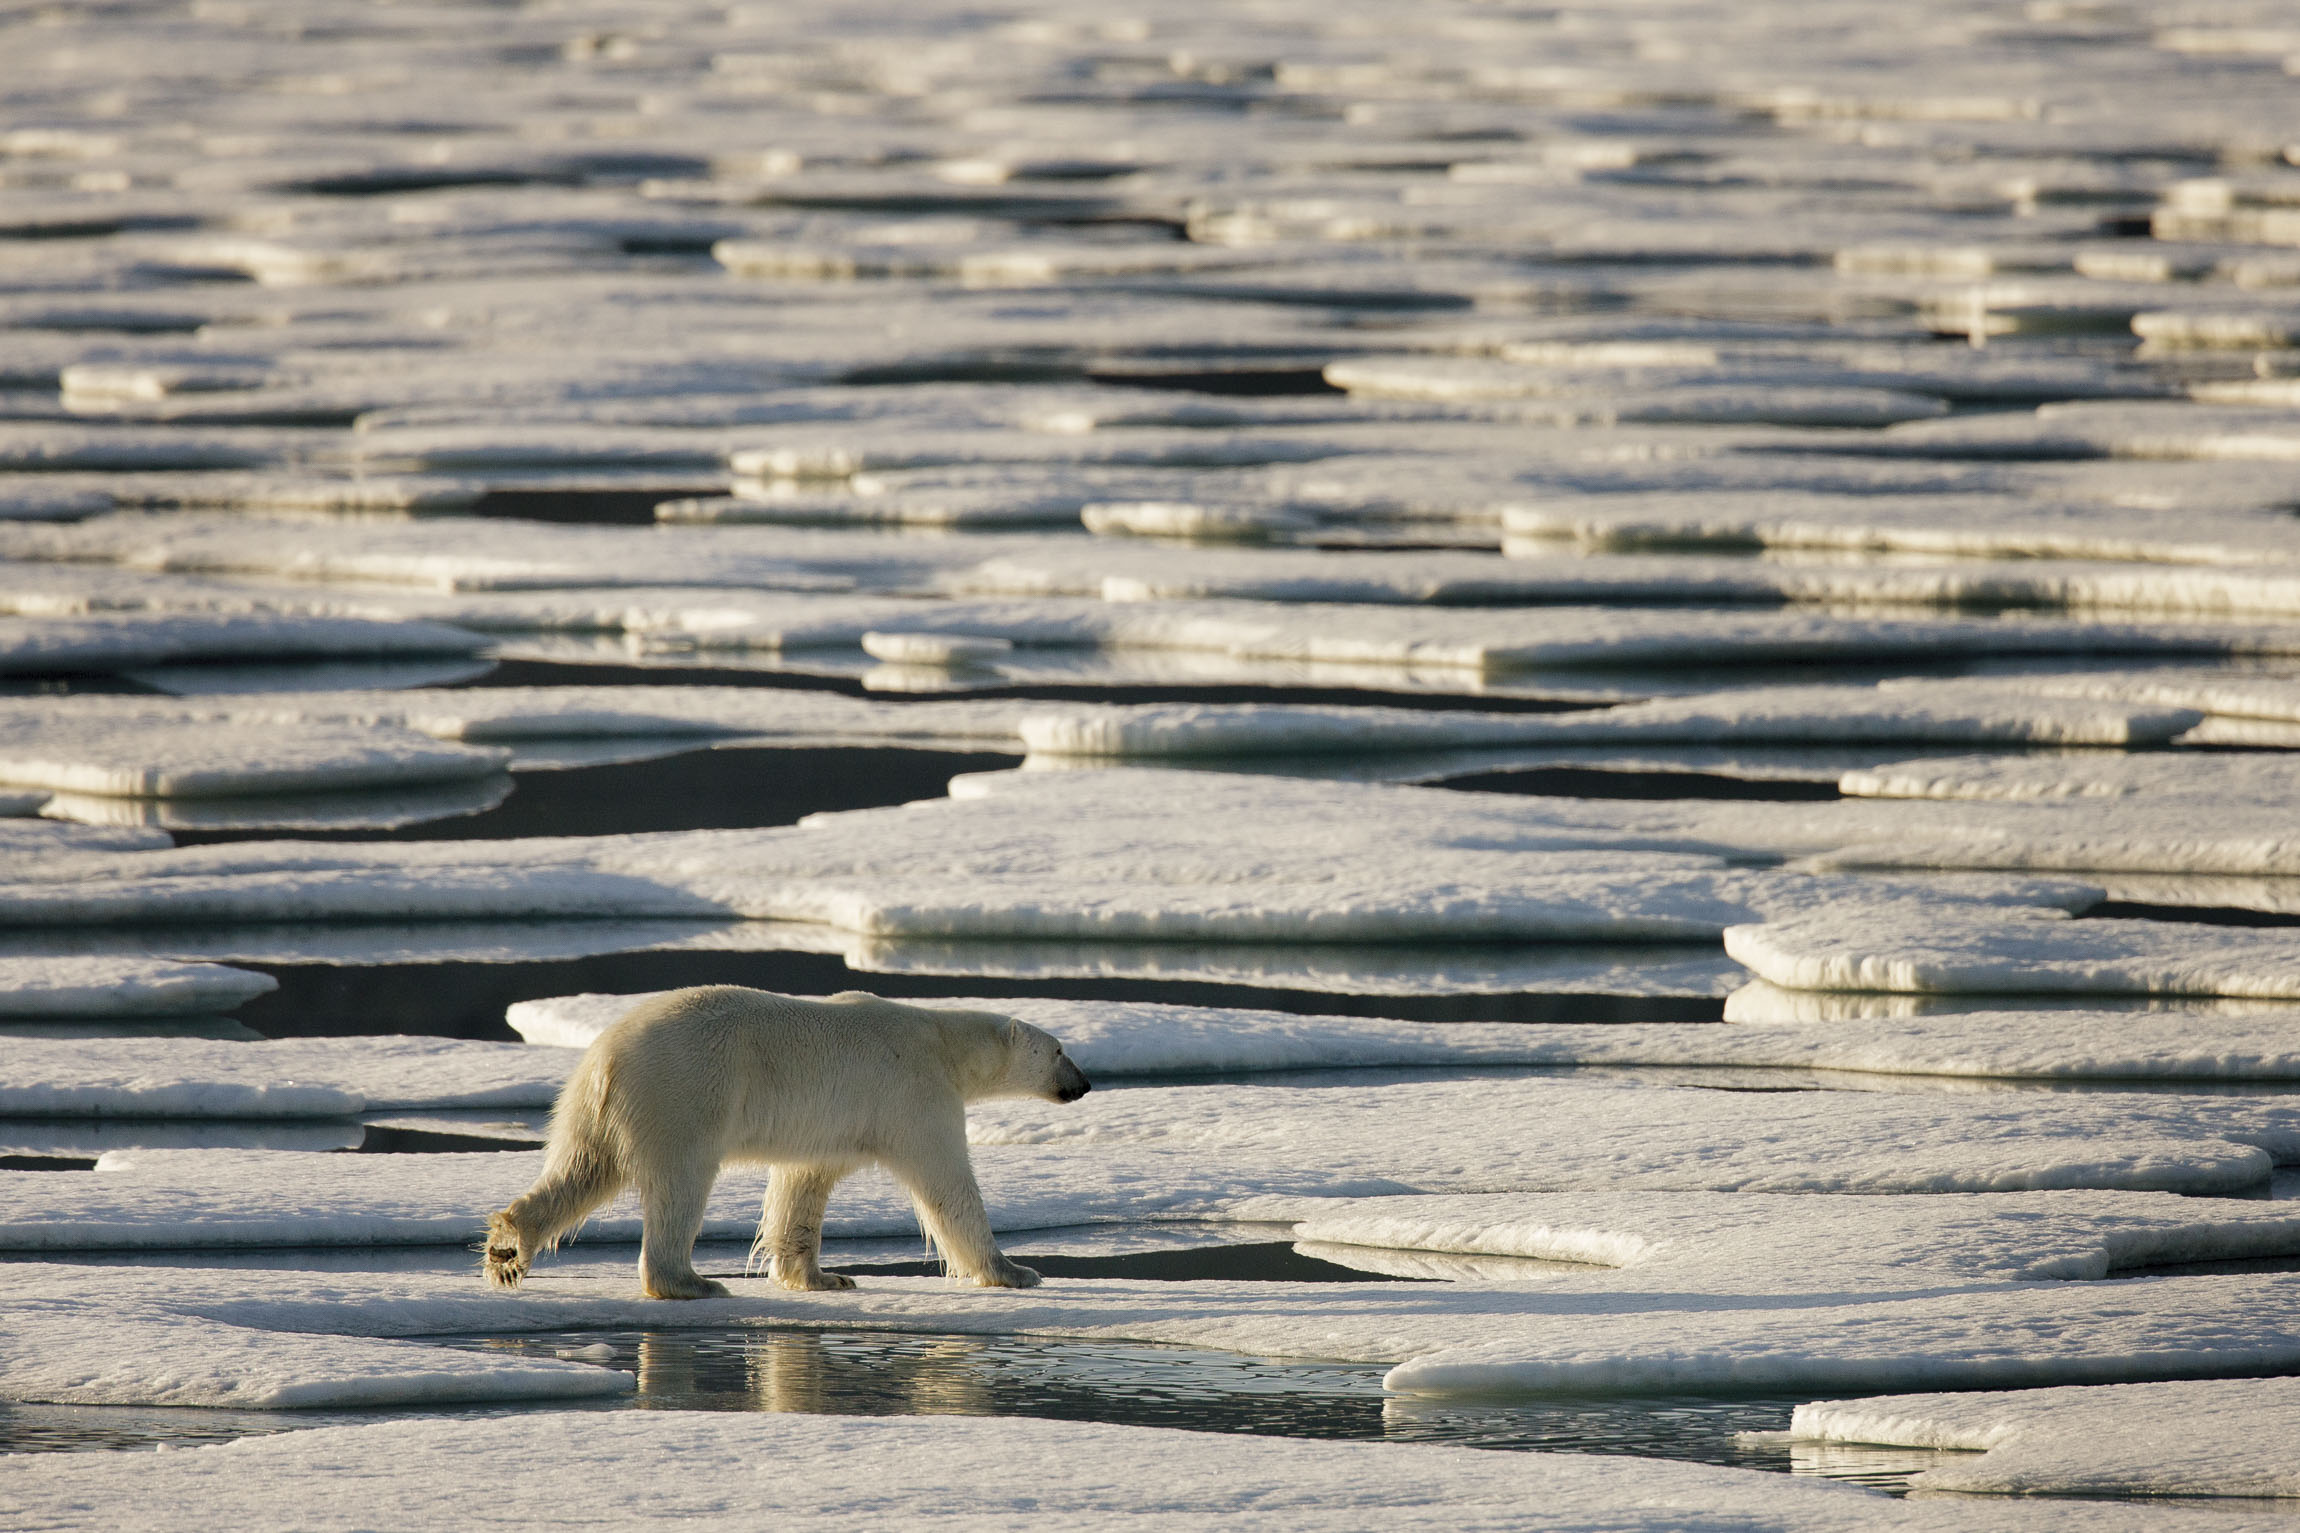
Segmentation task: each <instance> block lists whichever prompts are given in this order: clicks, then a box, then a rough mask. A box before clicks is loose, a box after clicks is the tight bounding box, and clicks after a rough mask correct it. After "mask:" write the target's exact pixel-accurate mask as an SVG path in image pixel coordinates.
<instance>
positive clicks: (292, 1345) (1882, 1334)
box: [0, 1157, 2300, 1406]
mask: <svg viewBox="0 0 2300 1533" xmlns="http://www.w3.org/2000/svg"><path fill="white" fill-rule="evenodd" d="M345 1158H348V1157H345ZM1737 1201H1756V1202H1763V1201H1766V1200H1762V1199H1757V1200H1737ZM1782 1201H1786V1202H1804V1201H1806V1200H1803V1199H1797V1200H1782ZM1867 1201H1869V1202H1870V1203H1871V1204H1872V1205H1873V1206H1874V1207H1876V1208H1880V1209H1886V1210H1889V1209H1891V1208H1892V1207H1893V1204H1892V1203H1886V1202H1880V1201H1879V1200H1867ZM1816 1211H1817V1210H1816ZM1619 1212H1620V1210H1616V1211H1615V1213H1616V1216H1617V1217H1618V1214H1619ZM1848 1212H1854V1213H1858V1212H1859V1211H1858V1210H1849V1211H1848ZM1959 1212H1960V1215H1961V1216H1962V1217H1964V1218H1967V1219H1972V1220H1975V1221H1976V1222H1977V1221H1980V1220H1982V1219H1984V1218H1985V1216H1984V1215H1981V1214H1979V1213H1978V1212H1977V1211H1976V1210H1973V1209H1970V1208H1966V1209H1961V1210H1959ZM2168 1212H2173V1211H2171V1210H2168ZM2007 1214H2008V1215H2010V1217H2008V1218H2006V1219H2005V1220H2004V1222H2005V1223H2007V1224H2017V1223H2018V1222H2020V1221H2019V1218H2018V1211H2017V1210H2011V1209H2008V1210H2007ZM2177 1216H2178V1215H2177V1214H2175V1217H2177ZM2230 1222H2231V1224H2232V1225H2235V1224H2242V1223H2244V1222H2245V1220H2244V1219H2243V1217H2242V1216H2236V1217H2235V1218H2233V1219H2232V1220H2231V1221H2230ZM1800 1227H1801V1228H1804V1229H1810V1228H1811V1225H1810V1223H1804V1224H1802V1225H1801V1226H1800ZM1822 1233H1823V1234H1825V1232H1822ZM2017 1239H2018V1237H2017V1236H2015V1237H2013V1238H2012V1239H2011V1240H2009V1241H2008V1242H2007V1244H2009V1245H2013V1246H2014V1247H2015V1248H2016V1249H2017ZM1316 1249H1318V1250H1319V1251H1320V1252H1321V1254H1325V1253H1334V1252H1337V1250H1338V1248H1336V1247H1333V1246H1319V1247H1316ZM1367 1254H1368V1256H1369V1258H1373V1255H1374V1254H1373V1253H1371V1252H1368V1253H1367ZM1397 1254H1398V1255H1404V1254H1406V1253H1397ZM1778 1254H1779V1249H1778V1248H1777V1249H1776V1256H1777V1255H1778ZM1376 1259H1378V1258H1376ZM1485 1260H1486V1261H1487V1262H1489V1263H1492V1264H1493V1265H1494V1266H1495V1267H1497V1268H1498V1267H1500V1266H1503V1265H1505V1264H1506V1263H1505V1261H1504V1259H1499V1258H1486V1259H1485ZM1456 1263H1457V1265H1456V1266H1455V1268H1454V1270H1455V1271H1456V1272H1460V1271H1462V1270H1464V1268H1463V1265H1462V1264H1461V1262H1460V1259H1458V1258H1457V1259H1456ZM1906 1275H1909V1276H1915V1277H1917V1278H1918V1284H1917V1286H1915V1287H1914V1288H1913V1289H1912V1290H1910V1291H1905V1292H1901V1293H1896V1294H1894V1295H1892V1296H1890V1297H1887V1298H1884V1299H1864V1298H1855V1297H1852V1296H1849V1295H1847V1294H1845V1293H1843V1292H1842V1291H1826V1292H1819V1293H1809V1294H1799V1293H1798V1292H1797V1291H1796V1290H1794V1289H1789V1290H1786V1291H1784V1290H1783V1289H1782V1288H1780V1287H1779V1286H1778V1285H1777V1284H1776V1283H1772V1282H1766V1283H1764V1284H1763V1285H1762V1286H1761V1287H1759V1289H1758V1291H1757V1292H1755V1293H1747V1292H1739V1291H1736V1290H1734V1289H1733V1288H1731V1287H1729V1286H1727V1287H1717V1288H1704V1289H1694V1290H1684V1289H1679V1288H1674V1287H1666V1286H1663V1287H1656V1286H1654V1285H1651V1284H1641V1283H1640V1282H1639V1281H1638V1279H1637V1277H1636V1275H1635V1273H1634V1271H1632V1272H1626V1273H1625V1272H1617V1271H1611V1270H1608V1269H1603V1268H1595V1267H1593V1268H1592V1269H1591V1275H1590V1276H1588V1277H1586V1278H1581V1277H1571V1276H1561V1275H1559V1274H1558V1273H1557V1271H1556V1269H1555V1268H1554V1267H1550V1268H1545V1269H1542V1270H1541V1271H1540V1273H1539V1280H1537V1281H1535V1282H1532V1283H1526V1282H1514V1283H1495V1282H1492V1281H1490V1280H1488V1281H1483V1282H1478V1281H1465V1282H1449V1283H1438V1284H1425V1283H1416V1284H1404V1283H1400V1284H1386V1283H1360V1284H1349V1285H1331V1284H1303V1285H1287V1286H1286V1287H1285V1288H1282V1289H1281V1288H1276V1287H1273V1286H1272V1285H1270V1284H1266V1283H1192V1284H1186V1285H1185V1284H1175V1283H1148V1282H1125V1281H1102V1282H1080V1281H1069V1282H1066V1281H1063V1280H1060V1279H1054V1280H1050V1281H1048V1282H1047V1283H1046V1284H1045V1285H1044V1286H1042V1287H1040V1288H1038V1289H1035V1290H1028V1291H1020V1292H1017V1291H1012V1290H959V1289H952V1288H949V1287H947V1286H945V1285H944V1284H942V1283H941V1282H939V1281H937V1280H935V1279H929V1278H912V1279H900V1278H897V1279H888V1278H866V1279H864V1280H863V1286H862V1287H861V1288H860V1289H857V1290H853V1291H849V1292H843V1293H819V1294H793V1293H789V1292H786V1291H783V1290H779V1289H776V1288H774V1287H772V1286H770V1285H769V1284H767V1283H766V1282H764V1281H763V1280H758V1279H743V1278H739V1277H735V1278H730V1279H728V1280H727V1281H728V1286H729V1288H730V1289H731V1290H732V1295H733V1296H732V1297H729V1298H725V1299H709V1300H701V1301H696V1302H694V1303H689V1304H680V1305H675V1306H672V1305H665V1304H663V1303H661V1302H650V1301H646V1300H641V1299H638V1298H636V1297H632V1296H629V1295H630V1289H631V1287H632V1284H631V1280H630V1279H629V1278H628V1277H627V1276H624V1275H621V1274H616V1275H613V1276H609V1275H606V1274H604V1273H596V1274H594V1273H579V1272H576V1271H572V1270H570V1271H566V1272H555V1273H548V1274H538V1276H537V1278H536V1279H535V1280H534V1281H532V1283H531V1286H530V1287H529V1288H528V1289H527V1290H526V1291H524V1292H522V1293H519V1294H517V1295H506V1294H497V1293H492V1292H489V1291H488V1290H487V1289H486V1288H485V1287H484V1286H483V1285H482V1284H481V1283H480V1281H479V1280H478V1278H477V1276H476V1274H454V1275H448V1274H436V1275H435V1274H393V1275H390V1276H383V1275H375V1274H366V1275H342V1276H337V1275H333V1274H324V1273H314V1272H273V1271H265V1270H260V1269H233V1270H227V1271H221V1272H217V1273H215V1274H213V1279H211V1280H207V1281H203V1274H201V1273H199V1272H197V1271H191V1270H185V1269H144V1268H134V1267H118V1266H107V1267H103V1268H77V1267H69V1266H51V1265H44V1264H31V1263H24V1264H17V1265H15V1266H13V1267H12V1268H11V1277H12V1280H13V1281H14V1282H15V1283H16V1284H17V1289H18V1295H19V1302H18V1306H17V1310H16V1314H17V1315H18V1316H19V1317H20V1318H19V1319H18V1321H17V1324H16V1326H15V1329H16V1330H17V1331H18V1332H19V1335H20V1336H23V1338H24V1340H26V1341H29V1342H36V1343H37V1344H38V1345H37V1346H20V1347H19V1348H18V1349H17V1351H18V1355H21V1356H24V1357H26V1358H27V1359H37V1360H38V1361H37V1362H34V1363H28V1364H27V1366H26V1368H25V1369H23V1370H21V1371H17V1370H12V1371H11V1373H10V1375H9V1377H8V1379H7V1380H6V1381H4V1382H0V1391H4V1392H5V1393H7V1394H8V1395H10V1396H11V1397H14V1398H19V1399H22V1398H31V1399H41V1398H51V1399H54V1398H59V1397H60V1398H61V1400H62V1401H65V1402H74V1401H77V1402H84V1403H123V1404H127V1403H141V1402H144V1401H146V1400H148V1399H149V1398H150V1396H151V1394H152V1393H154V1392H156V1391H158V1390H172V1391H174V1392H175V1400H176V1402H177V1403H185V1404H211V1403H212V1404H217V1405H224V1404H239V1403H243V1402H244V1401H245V1400H246V1396H245V1395H244V1394H243V1395H240V1396H239V1397H238V1398H233V1397H232V1396H231V1395H230V1394H227V1393H226V1391H228V1390H230V1389H232V1387H233V1380H235V1379H243V1380H246V1381H248V1382H247V1383H246V1384H242V1385H240V1386H239V1387H240V1388H241V1389H243V1390H245V1389H248V1386H249V1385H250V1384H254V1385H258V1386H262V1385H270V1386H272V1387H275V1388H277V1387H280V1386H282V1385H290V1386H294V1385H300V1388H298V1389H297V1395H298V1399H297V1402H296V1403H299V1404H309V1405H314V1406H317V1405H327V1404H335V1403H338V1402H339V1401H340V1402H342V1403H357V1402H358V1401H359V1400H360V1399H361V1398H362V1396H363V1395H370V1394H374V1393H380V1392H381V1391H380V1390H378V1388H377V1380H376V1376H377V1375H382V1376H384V1380H385V1382H386V1384H387V1385H388V1384H393V1383H396V1384H398V1385H399V1386H400V1390H401V1392H400V1393H399V1394H398V1398H400V1399H405V1398H407V1395H408V1394H410V1393H413V1392H414V1391H415V1390H416V1389H422V1388H428V1387H435V1386H433V1385H432V1383H431V1379H430V1378H429V1377H426V1376H425V1375H424V1374H423V1373H421V1372H419V1370H421V1369H422V1366H423V1364H422V1361H421V1360H420V1359H419V1358H418V1357H417V1356H415V1355H412V1354H411V1353H410V1352H409V1351H407V1350H406V1349H404V1348H402V1347H387V1346H379V1345H377V1344H375V1343H374V1342H368V1343H365V1344H364V1345H363V1344H362V1343H360V1342H355V1341H351V1340H349V1338H352V1337H362V1338H365V1337H373V1338H377V1339H378V1340H382V1339H387V1338H395V1337H404V1336H411V1335H413V1336H420V1335H438V1334H474V1333H476V1334H482V1335H487V1334H505V1333H518V1332H531V1331H556V1330H568V1329H609V1328H612V1329H641V1328H653V1327H662V1326H672V1327H678V1328H689V1327H725V1326H730V1325H740V1324H745V1323H749V1324H758V1323H761V1322H765V1323H768V1324H778V1325H785V1326H794V1327H802V1328H840V1329H854V1328H861V1329H870V1330H893V1331H919V1332H939V1333H950V1332H957V1333H961V1334H1009V1335H1011V1334H1026V1335H1052V1336H1070V1337H1078V1338H1082V1339H1095V1340H1112V1341H1137V1342H1140V1341H1149V1342H1168V1343H1176V1344H1180V1345H1189V1346H1202V1347H1216V1348H1222V1349H1226V1350H1232V1351H1240V1352H1247V1353H1252V1354H1256V1355H1261V1356H1265V1357H1287V1356H1293V1357H1316V1358H1325V1359H1337V1360H1349V1361H1360V1362H1374V1363H1388V1364H1392V1365H1394V1366H1392V1368H1391V1371H1390V1374H1389V1378H1388V1381H1387V1382H1388V1384H1389V1386H1390V1387H1391V1388H1393V1389H1399V1390H1404V1391H1406V1392H1409V1393H1414V1394H1434V1395H1445V1394H1460V1393H1485V1394H1507V1393H1515V1392H1520V1391H1536V1392H1541V1391H1558V1392H1569V1393H1596V1394H1608V1393H1629V1392H1654V1393H1678V1392H1683V1393H1699V1392H1707V1393H1720V1392H1741V1391H1750V1392H1786V1391H1798V1392H1814V1391H1822V1390H1831V1389H1835V1390H1844V1389H1848V1388H1854V1389H1858V1388H1864V1387H1865V1388H1892V1387H1895V1386H1896V1385H1898V1386H1903V1387H1905V1386H1907V1385H1912V1384H1913V1385H1916V1386H1918V1387H1935V1388H1941V1387H1950V1388H1955V1387H1982V1388H1986V1387H1997V1388H2004V1387H2018V1386H2020V1385H2023V1384H2057V1383H2067V1382H2121V1381H2126V1380H2148V1379H2161V1378H2181V1377H2199V1376H2201V1377H2211V1376H2214V1375H2216V1374H2217V1375H2221V1376H2226V1375H2230V1374H2237V1375H2241V1374H2243V1373H2245V1372H2247V1371H2250V1370H2252V1369H2256V1368H2259V1367H2261V1366H2264V1365H2265V1366H2275V1365H2277V1364H2284V1365H2286V1366H2289V1365H2290V1363H2289V1360H2290V1359H2291V1358H2293V1357H2294V1356H2300V1352H2296V1351H2295V1347H2294V1344H2293V1342H2292V1339H2291V1337H2290V1336H2289V1334H2288V1333H2287V1332H2286V1331H2285V1330H2284V1329H2283V1328H2280V1327H2279V1326H2277V1325H2276V1324H2275V1323H2274V1321H2273V1320H2272V1319H2267V1318H2264V1317H2266V1316H2272V1315H2274V1314H2276V1313H2278V1312H2280V1310H2281V1308H2284V1307H2288V1306H2289V1304H2290V1302H2291V1299H2292V1296H2293V1293H2294V1291H2295V1289H2296V1287H2300V1284H2296V1283H2295V1280H2294V1279H2293V1278H2292V1277H2291V1276H2289V1275H2281V1274H2279V1275H2270V1276H2251V1277H2233V1278H2231V1277H2214V1278H2182V1279H2157V1280H2153V1281H2139V1282H2126V1283H2117V1284H2114V1285H2097V1286H2096V1285H2090V1284H2079V1285H2071V1284H2069V1283H2067V1282H2062V1281H2045V1282H2033V1281H2032V1282H2019V1281H2007V1280H2005V1279H2002V1278H1998V1279H1994V1280H1991V1279H1989V1278H1986V1277H1974V1278H1969V1279H1967V1280H1965V1281H1961V1282H1960V1281H1954V1280H1951V1281H1949V1282H1947V1283H1943V1282H1942V1281H1941V1279H1940V1274H1939V1272H1938V1270H1937V1269H1935V1270H1934V1271H1931V1272H1923V1271H1920V1272H1918V1273H1914V1274H1906ZM216 1280H220V1281H216ZM1281 1299H1282V1300H1283V1302H1282V1303H1280V1302H1274V1301H1278V1300H1281ZM26 1333H29V1334H26ZM266 1333H270V1334H266ZM281 1333H285V1334H281ZM315 1333H316V1334H315ZM322 1337H324V1338H325V1339H326V1341H327V1342H329V1343H332V1345H326V1346H322V1345H320V1342H321V1338H322ZM1470 1338H1476V1339H1475V1340H1470ZM315 1352H316V1353H318V1354H319V1355H318V1357H316V1358H315V1357H314V1356H313V1354H314V1353H315ZM123 1353H125V1354H127V1355H126V1356H125V1357H123ZM299 1363H301V1364H302V1366H300V1367H299V1366H298V1364H299ZM314 1364H317V1365H318V1366H313V1365H314ZM409 1373H416V1378H415V1379H414V1380H412V1381H411V1380H408V1379H407V1377H406V1376H407V1375H408V1374H409ZM315 1374H316V1375H318V1377H314V1376H313V1375H315ZM394 1375H397V1376H398V1377H396V1378H394V1377H393V1376H394ZM179 1381H181V1382H179ZM475 1382H476V1383H477V1384H478V1387H479V1388H484V1379H482V1380H479V1381H475ZM411 1384H412V1385H413V1388H410V1385H411ZM251 1392H252V1391H251ZM504 1392H505V1393H511V1391H508V1390H506V1391H504ZM203 1393H205V1394H206V1395H208V1396H209V1398H207V1399H202V1398H200V1395H201V1394H203ZM473 1395H474V1396H477V1397H481V1398H484V1396H483V1395H479V1393H478V1389H477V1388H475V1389H474V1390H473ZM466 1397H467V1398H468V1397H471V1396H466Z"/></svg>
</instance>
